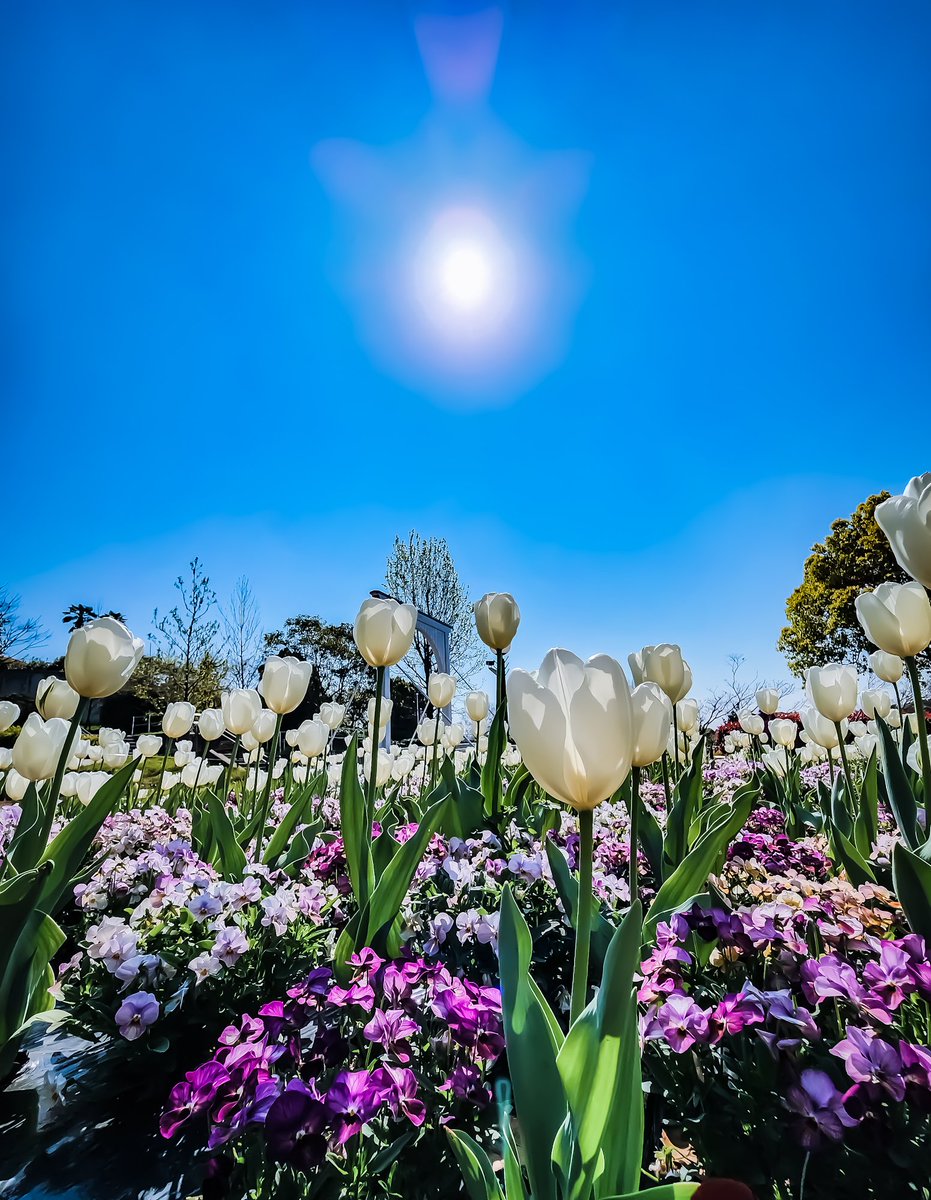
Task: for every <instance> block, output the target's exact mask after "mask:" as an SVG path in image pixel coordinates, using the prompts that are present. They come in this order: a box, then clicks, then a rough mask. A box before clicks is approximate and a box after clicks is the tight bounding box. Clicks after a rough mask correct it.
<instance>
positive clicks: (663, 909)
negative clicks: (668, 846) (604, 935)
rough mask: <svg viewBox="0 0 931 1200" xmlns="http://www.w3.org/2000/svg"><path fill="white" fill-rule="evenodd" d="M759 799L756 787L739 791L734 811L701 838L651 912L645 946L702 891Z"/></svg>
mask: <svg viewBox="0 0 931 1200" xmlns="http://www.w3.org/2000/svg"><path fill="white" fill-rule="evenodd" d="M755 799H756V789H755V788H754V787H753V785H752V784H745V785H744V786H743V787H741V788H738V789H737V791H736V792H735V793H734V803H733V805H732V806H731V809H730V811H729V812H727V813H725V814H724V816H723V818H722V819H721V821H720V822H719V823H718V824H717V825H715V826H713V827H712V828H711V829H709V830H708V832H707V833H705V834H703V835H702V836H701V837H700V838H699V839H698V841H697V842H696V843H695V845H694V846H693V847H692V849H691V850H690V851H689V852H688V854H687V855H686V856H685V858H684V859H683V860H682V862H681V863H680V864H679V866H678V867H676V869H675V870H674V871H673V873H672V874H671V875H670V876H669V878H668V879H667V880H666V881H665V883H664V884H663V885H662V887H661V888H660V889H659V891H658V892H657V893H656V895H655V896H654V897H653V903H652V904H651V905H650V908H649V911H648V912H647V916H646V921H645V922H644V927H643V937H644V943H645V944H649V943H650V942H652V941H653V938H654V937H655V936H656V927H657V925H658V924H659V923H660V921H665V920H666V919H668V918H669V917H670V916H671V915H672V914H673V913H675V912H678V911H679V910H680V909H682V908H684V907H685V906H686V905H687V904H688V903H689V901H690V900H691V898H692V897H693V896H694V895H696V894H697V893H698V892H700V891H701V890H702V888H703V887H704V886H705V883H706V881H707V879H708V876H709V875H711V874H712V873H713V872H714V871H715V870H717V869H718V867H719V865H720V862H721V861H722V860H723V857H724V853H725V851H726V850H727V847H728V846H729V845H730V843H731V841H732V840H733V839H734V838H735V837H736V836H737V834H738V833H739V832H740V830H741V829H743V827H744V824H745V823H746V820H747V817H749V815H750V810H751V808H752V807H753V803H754V800H755Z"/></svg>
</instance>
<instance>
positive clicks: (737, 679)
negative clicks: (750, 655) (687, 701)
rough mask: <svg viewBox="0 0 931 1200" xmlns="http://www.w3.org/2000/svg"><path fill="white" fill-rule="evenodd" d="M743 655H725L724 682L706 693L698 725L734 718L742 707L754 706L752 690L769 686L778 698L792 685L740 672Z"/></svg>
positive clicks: (754, 695)
mask: <svg viewBox="0 0 931 1200" xmlns="http://www.w3.org/2000/svg"><path fill="white" fill-rule="evenodd" d="M746 661H747V660H746V658H745V657H744V655H742V654H730V655H728V658H727V662H728V674H727V677H726V679H725V680H724V682H723V683H722V684H721V685H720V686H719V687H717V688H715V689H714V690H713V691H711V692H709V693H708V695H707V696H706V697H705V700H704V702H703V703H702V724H703V725H705V726H708V727H711V726H713V725H717V724H719V723H720V722H721V721H730V720H734V719H736V717H737V715H738V714H739V713H741V712H743V711H744V710H745V709H748V708H752V709H756V693H757V691H758V690H759V689H760V688H764V687H765V688H772V689H773V690H774V691H776V692H778V693H779V695H780V697H783V696H787V695H789V693H790V692H791V691H792V684H791V683H788V682H786V681H785V680H773V681H771V682H770V681H769V680H766V679H760V678H759V676H758V675H753V676H752V677H749V676H744V675H743V667H744V664H745V663H746Z"/></svg>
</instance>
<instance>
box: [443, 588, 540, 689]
mask: <svg viewBox="0 0 931 1200" xmlns="http://www.w3.org/2000/svg"><path fill="white" fill-rule="evenodd" d="M472 612H473V613H474V614H475V628H476V630H477V631H478V636H479V637H480V638H481V639H482V641H483V642H484V643H485V645H486V646H487V647H488V648H489V649H490V650H500V651H501V652H502V653H504V652H505V651H507V650H509V649H510V648H511V642H513V641H514V635H515V633H517V627H518V626H519V625H520V609H519V608H518V607H517V601H516V600H515V599H514V597H513V596H512V595H511V593H510V592H486V593H485V595H484V596H482V598H481V600H476V601H475V603H474V604H473V605H472ZM440 707H445V705H441V706H440Z"/></svg>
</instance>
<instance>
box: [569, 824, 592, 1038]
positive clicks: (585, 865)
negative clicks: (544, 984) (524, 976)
mask: <svg viewBox="0 0 931 1200" xmlns="http://www.w3.org/2000/svg"><path fill="white" fill-rule="evenodd" d="M594 825H595V820H594V813H593V812H592V810H591V809H590V808H583V809H580V811H579V901H578V905H577V906H576V929H575V958H574V961H573V964H572V1001H571V1005H570V1008H569V1025H570V1027H571V1026H572V1025H574V1024H575V1022H576V1020H577V1019H578V1018H579V1016H580V1015H581V1012H582V1010H583V1009H584V1008H585V1001H586V997H587V996H588V956H589V950H590V948H591V927H592V854H593V849H594Z"/></svg>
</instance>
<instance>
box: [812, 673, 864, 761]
mask: <svg viewBox="0 0 931 1200" xmlns="http://www.w3.org/2000/svg"><path fill="white" fill-rule="evenodd" d="M858 689H859V679H858V678H857V672H856V668H855V667H846V666H844V665H843V664H842V663H829V664H828V665H827V666H826V667H809V668H808V671H807V672H806V674H805V690H806V692H807V693H808V699H809V700H810V701H811V703H812V704H813V705H814V706H815V708H816V709H817V710H818V712H819V713H820V714H821V715H822V716H823V717H827V719H828V720H829V721H843V720H844V719H845V718H846V717H849V716H850V714H851V713H852V712H853V711H854V709H855V708H856V707H857V692H858ZM815 740H817V739H815ZM821 745H822V746H823V745H824V742H821ZM835 745H836V743H835ZM831 749H833V747H831Z"/></svg>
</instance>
